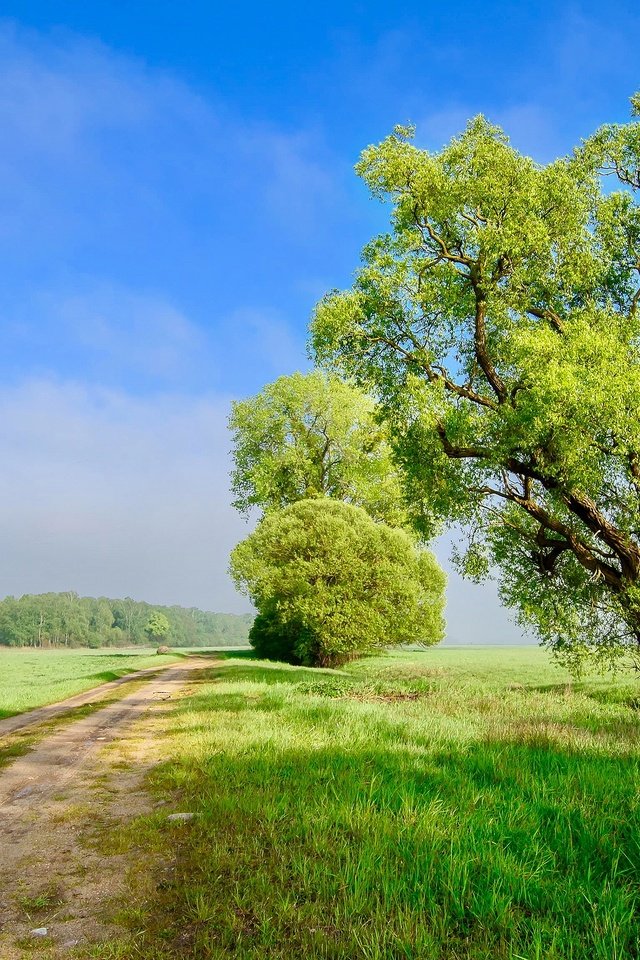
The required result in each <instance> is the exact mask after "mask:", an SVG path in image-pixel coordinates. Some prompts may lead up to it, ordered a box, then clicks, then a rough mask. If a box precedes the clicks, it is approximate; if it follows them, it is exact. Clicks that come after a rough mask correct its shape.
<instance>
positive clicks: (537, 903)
mask: <svg viewBox="0 0 640 960" xmlns="http://www.w3.org/2000/svg"><path fill="white" fill-rule="evenodd" d="M639 706H640V684H638V682H637V680H636V678H635V676H632V675H629V676H625V677H622V678H618V679H617V680H616V681H615V682H612V681H611V680H603V679H591V680H586V681H584V682H581V683H572V682H571V681H570V678H569V676H568V675H567V674H566V673H565V672H564V671H563V670H561V669H560V668H558V667H556V666H554V665H552V664H551V663H550V661H549V659H548V658H547V656H546V654H545V653H543V652H542V651H539V650H537V649H535V648H533V649H532V648H528V649H519V650H516V649H506V650H497V649H493V650H486V649H485V650H455V649H449V650H445V649H440V650H438V649H434V650H431V651H425V652H421V653H400V654H394V655H389V656H385V657H380V658H376V659H369V660H366V661H362V662H359V663H355V664H353V665H351V666H349V667H348V668H346V669H345V670H344V671H321V670H309V669H304V668H295V667H287V666H282V665H278V664H268V663H264V662H258V661H252V660H251V659H245V658H235V659H227V660H225V661H224V662H223V663H222V664H220V665H218V666H216V667H212V669H211V671H210V673H209V677H208V680H207V681H205V682H203V683H202V684H201V685H200V686H199V687H198V688H197V690H196V692H195V693H194V694H193V695H192V696H191V697H188V698H185V699H184V700H183V701H182V702H181V703H180V704H179V705H178V706H177V707H176V708H175V709H174V712H173V713H172V714H171V718H170V722H169V724H168V726H167V729H166V731H165V732H166V736H167V742H166V746H167V749H168V750H169V751H171V753H172V754H173V759H172V760H171V762H169V763H168V764H166V765H165V766H163V767H162V768H161V769H160V771H159V772H158V773H157V774H156V776H155V788H156V789H157V790H158V791H159V793H160V794H163V793H164V794H166V793H167V792H168V793H169V794H170V795H171V794H172V795H173V797H174V798H177V802H175V803H174V806H173V807H170V808H168V809H177V810H184V811H189V812H195V813H197V814H198V817H197V818H196V819H195V820H193V821H191V822H190V824H189V825H188V826H182V827H179V828H174V829H173V830H169V831H168V830H167V826H166V821H165V819H164V815H161V814H158V815H155V816H154V817H152V818H150V819H147V820H146V821H141V822H140V823H137V824H135V825H134V827H133V828H131V829H132V831H133V832H132V834H131V837H130V838H129V840H128V841H126V838H125V841H126V842H129V843H130V842H134V843H142V844H143V845H148V846H149V847H150V848H153V847H155V848H156V849H157V850H158V853H159V854H161V861H162V863H163V864H166V863H167V862H170V861H171V856H172V854H174V855H175V856H176V869H175V871H174V873H173V875H172V876H171V878H170V880H167V877H166V874H163V882H162V883H160V884H159V891H158V894H157V900H156V902H153V903H150V904H147V905H146V907H145V908H144V909H143V911H142V914H141V913H140V911H139V910H136V911H134V912H133V913H132V914H131V918H130V919H131V924H132V927H133V929H135V931H136V938H135V956H136V957H141V958H146V960H152V958H153V960H162V958H171V960H175V958H177V957H180V958H182V957H185V958H186V957H189V958H198V960H222V958H231V957H243V958H248V960H249V958H255V960H258V958H261V960H262V958H271V960H275V958H282V960H284V958H287V960H290V958H298V957H305V958H341V960H348V958H363V960H364V958H366V960H382V958H385V960H390V958H411V960H462V958H464V960H470V958H473V960H481V958H482V960H500V958H505V960H506V958H509V960H560V958H562V960H632V958H637V957H638V956H640V951H639V941H640V915H639V907H640V886H639V880H640V792H639V791H640V763H639V759H640V749H639V748H640V738H639V723H638V719H639V715H638V707H639ZM171 719H172V722H171ZM126 842H125V845H126ZM174 844H175V849H174V850H172V849H171V847H172V845H174ZM101 950H102V952H100V954H99V955H100V957H101V958H104V957H106V956H109V957H125V956H126V957H129V956H131V955H132V954H131V952H130V950H131V947H130V946H127V947H125V948H124V953H122V952H119V948H118V947H117V946H115V945H112V947H111V948H110V950H107V949H105V948H104V947H103V948H101ZM127 951H129V952H127ZM96 955H97V954H96Z"/></svg>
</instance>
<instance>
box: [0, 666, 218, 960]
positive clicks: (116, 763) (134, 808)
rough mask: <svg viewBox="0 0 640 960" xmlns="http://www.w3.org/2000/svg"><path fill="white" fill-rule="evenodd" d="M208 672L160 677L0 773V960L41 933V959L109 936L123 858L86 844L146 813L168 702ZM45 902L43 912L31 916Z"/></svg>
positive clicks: (167, 671)
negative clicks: (108, 911) (42, 930)
mask: <svg viewBox="0 0 640 960" xmlns="http://www.w3.org/2000/svg"><path fill="white" fill-rule="evenodd" d="M211 665H212V661H211V660H205V659H199V658H195V657H194V658H193V659H189V660H188V661H186V662H185V661H182V662H181V663H179V664H176V665H173V666H169V667H166V668H164V669H163V670H162V672H161V673H160V674H157V673H155V674H153V675H151V676H149V678H148V679H146V680H145V682H144V683H143V684H142V685H141V686H140V687H138V688H137V689H135V690H133V691H130V692H129V693H126V694H124V695H123V696H122V698H121V699H119V700H117V701H116V702H111V703H108V704H107V705H106V706H104V707H102V708H98V709H96V710H95V712H93V713H92V714H90V715H89V716H85V717H82V718H81V719H77V720H71V721H70V722H67V723H65V725H64V726H63V727H61V728H58V729H56V730H54V731H53V732H52V733H45V734H44V736H43V737H42V739H41V740H39V742H37V743H36V745H35V746H34V747H33V748H32V749H30V750H29V752H28V753H26V754H25V755H24V756H21V757H19V758H18V759H16V760H14V761H13V762H12V763H11V764H10V765H9V766H7V767H5V768H4V769H3V770H1V771H0V870H1V876H2V880H3V883H2V888H1V890H0V957H1V958H2V960H22V958H26V957H30V956H32V950H33V948H34V946H35V945H36V944H35V942H33V936H32V934H31V933H30V931H32V930H33V929H36V928H39V927H46V928H47V936H46V938H44V939H42V940H41V942H40V943H39V944H38V946H40V949H39V950H38V955H39V956H41V957H43V958H44V957H46V958H58V957H65V956H68V955H69V952H70V950H72V949H77V947H78V944H90V943H93V942H96V941H99V940H101V939H103V938H105V937H109V936H113V935H114V928H113V925H112V924H109V922H108V921H106V920H105V908H106V905H107V904H108V903H111V902H113V901H114V900H117V899H118V897H122V896H123V895H124V894H125V891H124V889H123V883H124V882H125V876H126V874H127V869H128V865H129V861H130V856H127V855H124V854H122V853H121V852H120V853H117V854H115V855H110V854H109V852H108V849H107V852H106V853H102V852H101V850H100V845H99V844H98V845H97V846H96V845H95V844H89V846H87V842H86V841H87V837H88V836H90V835H91V834H92V833H93V834H96V831H98V834H100V832H101V833H102V834H103V835H104V836H109V835H113V832H114V830H116V829H117V828H118V827H119V826H120V825H122V824H126V823H128V822H131V821H132V820H134V819H135V818H136V817H137V816H141V815H145V814H148V813H150V812H152V811H153V803H152V801H151V799H150V797H149V796H148V793H147V791H146V789H145V777H146V775H147V773H148V772H149V770H150V769H151V768H152V767H153V766H154V765H155V764H157V763H158V762H161V761H162V760H163V759H164V757H163V750H162V736H161V733H162V726H163V723H164V722H165V716H164V715H165V713H166V712H167V709H168V704H167V703H166V701H170V700H171V699H172V698H174V697H175V696H176V694H177V693H178V692H180V691H181V690H183V688H184V687H185V685H186V684H188V682H189V681H191V680H193V679H195V678H196V677H197V676H198V673H199V672H200V671H202V670H204V669H206V668H209V667H211ZM110 692H113V687H112V686H111V685H110ZM74 699H75V698H74ZM88 702H91V701H88ZM47 719H49V717H47ZM5 739H6V737H5ZM107 747H109V749H106V748H107ZM92 846H95V847H96V848H95V849H92ZM43 902H44V903H45V907H44V912H42V910H40V912H38V911H36V912H35V913H34V911H33V910H32V909H30V906H29V905H33V904H36V903H43ZM39 909H40V908H39Z"/></svg>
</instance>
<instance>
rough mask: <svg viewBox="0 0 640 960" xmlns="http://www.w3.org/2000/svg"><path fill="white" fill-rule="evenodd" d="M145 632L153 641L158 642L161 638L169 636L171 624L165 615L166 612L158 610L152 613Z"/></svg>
mask: <svg viewBox="0 0 640 960" xmlns="http://www.w3.org/2000/svg"><path fill="white" fill-rule="evenodd" d="M144 632H145V633H146V635H147V636H148V637H149V640H151V642H152V643H158V642H159V641H160V640H165V639H166V638H167V637H168V636H169V633H170V632H171V624H170V623H169V621H168V620H167V618H166V617H165V615H164V613H159V612H158V611H156V612H155V613H152V614H151V616H150V617H149V619H148V620H147V622H146V624H145V628H144Z"/></svg>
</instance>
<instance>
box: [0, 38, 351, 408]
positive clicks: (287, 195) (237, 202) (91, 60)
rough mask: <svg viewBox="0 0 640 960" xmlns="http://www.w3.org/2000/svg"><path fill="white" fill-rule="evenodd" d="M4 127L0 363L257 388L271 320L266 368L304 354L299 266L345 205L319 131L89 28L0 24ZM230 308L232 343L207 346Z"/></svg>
mask: <svg viewBox="0 0 640 960" xmlns="http://www.w3.org/2000/svg"><path fill="white" fill-rule="evenodd" d="M0 125H1V127H2V129H3V151H2V155H1V156H0V205H1V206H2V209H3V216H2V217H1V218H0V257H2V260H3V264H4V267H5V275H6V282H5V283H4V284H3V287H2V290H1V291H0V321H1V322H2V324H3V327H4V329H5V330H7V331H8V332H9V337H8V347H9V352H6V351H5V352H3V353H2V354H0V375H2V376H5V377H6V376H7V375H8V376H10V377H12V376H14V371H15V370H16V369H17V368H18V367H21V368H22V370H23V372H24V370H25V365H26V367H27V371H28V372H31V373H36V374H38V375H47V376H50V375H53V376H63V377H66V376H73V377H75V376H76V372H77V371H78V370H82V371H84V372H85V373H86V375H87V377H88V378H89V379H90V380H93V379H94V378H95V379H97V380H98V381H99V382H100V383H101V384H103V385H109V384H110V383H111V384H113V385H117V386H119V387H124V388H126V389H131V390H133V391H137V390H139V388H140V384H144V386H145V387H146V388H153V387H155V388H157V389H166V388H167V386H169V387H171V388H175V387H177V386H179V387H180V388H181V389H182V390H184V391H193V390H202V389H206V388H207V387H209V388H214V389H221V390H233V389H245V388H246V389H249V390H251V389H257V387H258V386H259V385H260V384H261V383H262V382H263V381H264V379H266V378H268V377H269V376H270V375H271V373H272V372H273V368H272V367H270V365H269V363H268V362H267V365H266V367H265V369H264V375H263V376H261V377H260V378H259V379H258V378H257V377H256V376H254V373H251V375H250V376H249V375H248V372H249V371H253V372H256V371H257V369H258V366H259V360H260V358H261V357H263V356H264V354H265V352H266V354H267V355H270V354H273V349H274V348H273V331H274V330H275V328H276V327H277V328H278V331H279V332H278V338H279V340H280V341H281V343H283V344H284V343H286V344H287V346H286V349H285V351H284V354H283V355H282V356H280V357H279V359H278V364H280V366H278V368H277V370H278V372H281V371H282V366H281V364H282V362H283V361H284V362H287V363H289V362H291V361H292V360H293V361H294V365H299V364H300V363H304V362H305V359H304V349H303V347H302V345H303V343H304V328H305V325H306V319H307V316H308V312H309V309H310V303H309V302H308V300H307V299H306V298H305V296H304V294H303V293H301V280H302V282H304V278H305V276H307V275H313V276H314V277H315V276H316V275H317V264H318V261H319V259H320V258H319V250H320V248H321V247H322V246H323V244H325V243H326V240H327V237H328V236H329V234H330V233H332V232H333V225H334V224H335V221H336V218H338V219H339V218H340V216H341V212H340V211H341V209H343V208H344V207H345V206H346V205H345V204H341V202H340V201H341V199H342V197H343V193H342V184H341V176H342V173H341V172H340V169H339V168H340V164H338V163H337V161H336V158H335V156H333V154H332V153H331V151H330V149H329V148H328V147H327V144H326V141H325V139H324V137H323V136H322V134H321V133H320V132H319V131H318V130H316V129H312V128H311V127H308V128H306V127H298V128H294V129H285V128H282V127H278V126H277V125H275V124H267V123H265V121H264V120H256V119H255V118H252V117H250V116H242V115H239V114H238V113H237V112H234V111H233V110H231V108H230V107H229V105H228V104H224V103H222V102H221V101H220V100H219V99H218V98H217V97H216V96H215V94H211V93H210V92H208V93H207V96H206V97H205V96H204V95H203V94H202V93H201V92H199V91H197V90H195V89H194V88H193V87H191V86H189V85H188V84H186V83H185V82H184V81H183V80H181V79H180V78H179V77H177V76H175V75H173V74H171V73H169V72H167V71H163V70H159V69H157V68H156V69H151V68H150V67H148V66H147V65H146V64H145V62H144V61H143V60H141V59H137V58H134V57H125V56H122V55H120V54H118V53H116V52H114V51H112V50H110V49H109V48H107V47H106V46H104V45H102V44H100V43H97V42H93V41H91V42H90V41H87V40H84V39H82V38H78V37H76V36H73V35H70V34H57V35H55V37H54V38H49V39H45V38H44V37H42V36H40V35H37V34H33V33H30V32H27V31H23V30H20V29H17V28H15V27H10V26H6V25H5V26H4V28H2V29H0ZM336 232H337V234H338V235H341V231H339V230H338V231H336ZM327 282H328V281H327ZM243 317H244V318H246V319H247V327H246V330H245V329H243V327H242V318H243ZM230 318H231V319H232V320H233V326H234V330H235V333H236V336H237V339H238V340H239V342H240V343H242V344H243V346H244V351H245V355H244V357H241V356H240V355H239V351H235V352H233V357H232V356H231V355H230V353H229V352H227V355H226V356H223V355H222V352H221V350H220V345H221V343H222V342H224V341H225V340H227V339H228V325H229V320H230ZM256 318H261V319H256ZM260 325H261V328H262V330H263V332H264V336H265V341H264V343H261V342H260V337H259V336H258V335H257V333H256V331H257V330H258V326H260ZM27 340H28V342H29V344H30V347H31V350H30V351H27V350H26V349H25V343H26V341H27ZM251 350H254V351H255V352H254V355H253V356H252V355H248V352H249V351H251ZM294 352H295V353H296V357H295V358H293V354H294Z"/></svg>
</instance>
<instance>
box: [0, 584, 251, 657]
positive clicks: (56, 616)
mask: <svg viewBox="0 0 640 960" xmlns="http://www.w3.org/2000/svg"><path fill="white" fill-rule="evenodd" d="M154 612H160V613H162V615H163V616H164V617H166V619H167V620H168V622H169V624H170V628H171V643H172V645H173V646H177V647H185V646H189V647H197V646H214V645H215V646H231V645H238V644H243V643H246V642H247V638H248V634H249V627H250V624H251V620H252V619H253V618H252V616H251V615H250V614H241V615H238V614H232V613H209V612H208V611H205V610H198V609H197V608H196V607H190V608H186V607H178V606H172V607H158V606H152V605H151V604H149V603H144V602H143V601H139V600H132V599H131V597H125V598H124V599H120V600H111V599H109V598H108V597H98V598H97V599H96V598H95V597H80V596H78V594H77V593H75V592H73V591H67V592H66V593H41V594H25V595H24V596H22V597H5V599H4V600H0V646H12V647H22V646H24V647H52V646H53V647H57V646H65V647H87V646H88V647H103V646H110V647H119V646H130V645H136V646H137V645H142V644H147V643H149V637H148V635H147V633H146V632H145V627H146V625H147V623H148V621H149V618H150V616H151V615H152V614H153V613H154Z"/></svg>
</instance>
